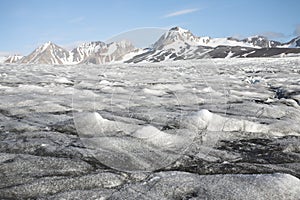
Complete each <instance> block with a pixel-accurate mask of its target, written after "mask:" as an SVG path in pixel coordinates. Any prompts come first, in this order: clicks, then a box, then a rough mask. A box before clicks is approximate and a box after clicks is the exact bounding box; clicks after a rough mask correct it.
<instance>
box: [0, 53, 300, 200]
mask: <svg viewBox="0 0 300 200" xmlns="http://www.w3.org/2000/svg"><path fill="white" fill-rule="evenodd" d="M299 75H300V58H299V57H290V58H242V59H238V58H231V59H201V60H188V61H187V60H178V61H165V62H160V63H137V64H126V63H119V64H102V65H84V64H80V65H37V64H30V65H19V64H1V65H0V94H1V98H0V138H1V140H0V171H1V173H0V179H1V180H3V181H1V183H0V198H4V199H5V198H11V199H16V198H17V199H18V198H36V199H71V198H73V197H78V198H81V199H180V198H181V199H221V198H223V199H224V198H225V199H230V198H233V199H267V198H272V199H297V198H298V196H299V193H300V186H299V184H300V183H299V182H300V180H299V178H300V173H299V172H300V164H299V163H300V149H299V146H300V124H299V121H300V112H299V106H300V84H299V83H300V76H299Z"/></svg>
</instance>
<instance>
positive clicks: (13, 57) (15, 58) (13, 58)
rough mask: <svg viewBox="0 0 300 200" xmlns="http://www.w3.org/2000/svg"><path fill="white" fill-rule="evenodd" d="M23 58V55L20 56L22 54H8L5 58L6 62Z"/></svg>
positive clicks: (13, 61) (14, 61)
mask: <svg viewBox="0 0 300 200" xmlns="http://www.w3.org/2000/svg"><path fill="white" fill-rule="evenodd" d="M22 58H23V56H20V55H12V56H8V57H6V58H5V59H4V63H16V62H18V61H19V60H21V59H22Z"/></svg>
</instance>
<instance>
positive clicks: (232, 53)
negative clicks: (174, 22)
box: [4, 27, 300, 65]
mask: <svg viewBox="0 0 300 200" xmlns="http://www.w3.org/2000/svg"><path fill="white" fill-rule="evenodd" d="M283 56H300V36H299V37H296V38H294V39H292V40H291V41H289V42H286V43H281V42H278V41H274V40H268V39H267V38H266V37H263V36H253V37H249V38H245V39H242V40H240V39H236V38H232V37H228V38H211V37H198V36H195V35H194V34H193V33H191V32H190V31H189V30H185V29H182V28H180V27H174V28H171V29H170V30H169V31H167V32H166V33H165V34H163V35H162V36H161V37H160V38H159V39H158V40H157V41H156V42H155V43H154V44H153V45H152V46H151V47H149V48H145V49H140V48H136V47H134V45H133V44H132V43H131V42H130V41H127V40H123V41H119V42H112V43H109V44H105V43H104V42H101V41H95V42H88V43H83V44H81V45H80V46H78V47H76V48H74V49H73V50H71V51H68V50H66V49H64V48H62V47H60V46H58V45H56V44H54V43H52V42H47V43H45V44H44V45H42V46H40V47H38V48H37V49H35V50H34V51H33V52H32V53H30V54H29V55H27V56H24V57H23V56H9V57H7V58H6V59H5V60H4V62H5V63H18V64H52V65H53V64H55V65H74V64H105V63H138V62H160V61H165V60H188V59H202V58H243V57H283Z"/></svg>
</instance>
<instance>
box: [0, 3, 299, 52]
mask: <svg viewBox="0 0 300 200" xmlns="http://www.w3.org/2000/svg"><path fill="white" fill-rule="evenodd" d="M299 8H300V1H299V0H284V1H283V0H251V1H249V0H205V1H204V0H0V22H1V31H0V34H1V37H0V54H2V55H3V54H7V53H20V54H23V55H24V54H25V55H26V54H29V53H30V52H31V51H33V50H34V49H35V48H36V47H37V46H38V45H41V44H43V43H45V42H47V41H53V42H54V43H56V44H58V45H60V46H64V47H71V46H74V45H75V44H79V43H81V42H84V41H95V40H96V41H99V40H101V41H105V40H107V39H109V38H110V37H111V36H113V35H117V34H118V33H120V32H124V31H128V30H131V29H137V28H142V27H157V28H162V29H168V28H170V27H173V26H180V27H183V28H185V29H189V30H191V31H192V32H193V33H194V34H195V35H197V36H211V37H228V36H235V37H248V36H251V35H257V34H260V35H266V36H269V38H273V39H276V40H279V41H287V40H289V39H291V38H292V37H294V36H296V35H300V12H299ZM153 30H154V29H153Z"/></svg>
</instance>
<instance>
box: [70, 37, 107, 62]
mask: <svg viewBox="0 0 300 200" xmlns="http://www.w3.org/2000/svg"><path fill="white" fill-rule="evenodd" d="M105 45H106V44H105V43H104V42H101V41H96V42H87V43H83V44H81V45H80V46H78V47H76V48H75V49H73V50H72V51H71V58H70V59H71V60H72V61H73V62H74V63H80V62H82V61H83V60H85V59H86V58H87V57H89V56H91V55H94V54H95V53H98V52H99V51H100V50H101V49H102V48H103V47H104V46H105Z"/></svg>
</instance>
